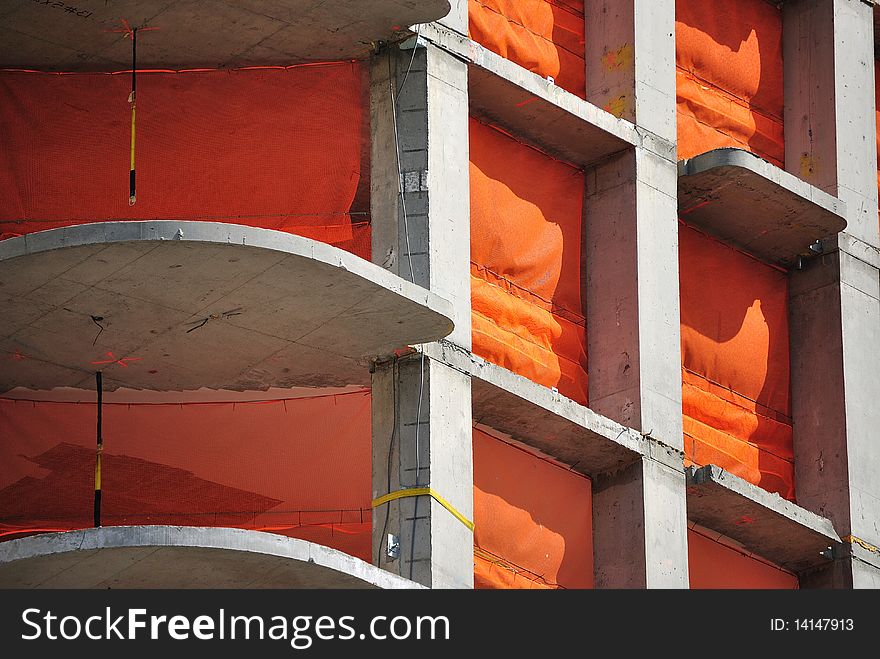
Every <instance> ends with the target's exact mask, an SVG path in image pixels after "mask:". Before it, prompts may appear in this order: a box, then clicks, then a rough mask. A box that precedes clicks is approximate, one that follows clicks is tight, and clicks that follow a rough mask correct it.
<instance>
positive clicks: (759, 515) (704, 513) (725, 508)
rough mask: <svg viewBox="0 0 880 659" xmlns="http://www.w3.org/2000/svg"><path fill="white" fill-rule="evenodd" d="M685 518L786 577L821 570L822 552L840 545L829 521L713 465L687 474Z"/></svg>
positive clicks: (692, 470) (698, 468)
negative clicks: (770, 563)
mask: <svg viewBox="0 0 880 659" xmlns="http://www.w3.org/2000/svg"><path fill="white" fill-rule="evenodd" d="M687 512H688V518H689V519H691V520H693V521H694V522H696V523H697V524H700V525H701V526H705V527H707V528H711V529H712V530H713V531H718V532H720V533H723V534H724V535H726V536H728V537H730V538H733V539H734V540H736V541H737V542H739V543H741V544H742V545H743V547H745V548H746V549H748V550H749V551H751V552H754V553H755V554H758V555H760V556H762V557H764V558H766V559H768V560H771V561H773V562H774V563H776V564H778V565H779V566H780V567H783V568H785V569H787V570H791V571H792V572H801V571H803V570H805V569H808V568H813V567H816V566H817V565H824V564H827V563H828V561H829V560H830V552H826V550H828V549H829V548H830V547H832V546H838V545H839V543H840V538H839V537H838V535H837V533H836V532H835V531H834V526H833V525H832V524H831V521H830V520H828V519H826V518H824V517H820V516H819V515H816V514H815V513H812V512H810V511H809V510H805V509H804V508H801V507H800V506H798V505H795V504H793V503H791V502H790V501H786V500H785V499H783V498H782V497H780V496H779V495H778V494H770V493H769V492H767V491H765V490H763V489H761V488H760V487H757V486H756V485H752V484H751V483H749V482H747V481H744V480H743V479H741V478H739V477H737V476H734V475H733V474H731V473H729V472H726V471H724V470H723V469H721V468H720V467H716V466H714V465H707V466H705V467H689V468H688V470H687ZM822 552H826V553H828V554H829V555H828V556H824V555H822Z"/></svg>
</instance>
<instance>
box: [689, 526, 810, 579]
mask: <svg viewBox="0 0 880 659" xmlns="http://www.w3.org/2000/svg"><path fill="white" fill-rule="evenodd" d="M688 571H689V572H690V583H691V588H693V589H695V590H696V589H704V588H728V589H731V588H757V589H764V590H796V589H797V588H798V579H797V577H796V576H795V575H793V574H791V573H790V572H786V571H785V570H782V569H781V568H778V567H776V566H775V565H772V564H770V563H768V562H766V561H763V560H761V559H758V558H756V557H754V556H750V555H748V554H745V553H743V552H741V551H738V550H737V549H734V548H732V547H728V546H727V545H723V544H721V543H720V542H718V541H717V540H713V539H711V538H709V537H707V536H705V535H703V534H702V533H699V532H697V531H695V530H694V529H689V530H688Z"/></svg>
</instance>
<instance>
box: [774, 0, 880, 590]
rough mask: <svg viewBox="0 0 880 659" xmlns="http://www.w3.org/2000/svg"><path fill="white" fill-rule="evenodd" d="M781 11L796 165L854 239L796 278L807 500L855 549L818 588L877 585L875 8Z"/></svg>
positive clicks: (800, 445) (797, 398) (879, 278)
mask: <svg viewBox="0 0 880 659" xmlns="http://www.w3.org/2000/svg"><path fill="white" fill-rule="evenodd" d="M782 10H783V20H784V34H783V60H784V65H785V90H784V91H785V104H786V109H785V142H786V144H785V160H786V167H787V168H788V169H789V170H790V171H792V172H793V173H795V174H797V175H798V176H800V177H801V178H803V179H805V180H806V181H808V182H810V183H812V184H813V185H816V186H818V187H820V188H822V189H823V190H825V191H827V192H828V193H829V194H832V195H835V196H837V197H839V198H840V199H841V201H843V202H844V203H845V204H846V221H847V228H846V234H848V235H841V236H840V237H838V240H837V241H829V243H832V244H830V249H826V253H825V254H823V255H822V256H821V257H819V258H816V259H813V260H811V261H809V262H807V263H806V264H805V267H804V269H803V270H800V271H794V272H792V274H791V278H790V284H789V315H790V326H791V385H792V386H791V388H792V418H793V422H794V433H795V435H794V436H795V440H794V441H795V444H794V448H795V482H796V483H797V499H798V503H799V504H800V505H802V506H803V507H805V508H807V509H809V510H813V511H815V512H816V513H818V514H820V515H823V516H826V517H828V518H829V519H830V520H831V521H832V522H833V523H834V527H835V529H836V530H837V532H838V533H839V534H840V535H841V538H842V539H843V540H844V542H845V543H849V542H850V541H851V544H847V545H846V546H845V548H844V551H843V552H842V556H841V557H840V558H839V559H838V560H837V561H835V565H834V567H833V568H829V569H826V570H824V571H825V572H826V573H827V574H826V575H825V576H824V577H823V576H822V575H819V574H818V573H816V574H814V575H813V578H812V581H813V583H814V584H818V585H821V584H825V585H833V586H835V587H838V586H841V585H842V586H843V587H854V588H861V587H867V588H870V587H874V586H875V585H876V584H877V583H878V582H880V551H870V550H864V549H863V546H862V545H865V546H867V547H878V546H880V479H878V478H877V473H878V469H880V442H878V441H877V428H878V427H880V406H878V405H877V401H878V400H880V379H878V377H877V373H878V372H880V351H878V349H877V346H878V345H880V271H878V268H877V265H878V248H880V226H878V222H877V179H876V176H875V172H876V170H877V151H876V141H875V139H874V137H875V132H876V124H875V116H874V103H875V96H874V61H873V54H874V39H873V36H872V32H873V21H874V14H873V11H874V9H873V8H872V7H871V6H870V5H868V4H866V3H865V2H860V1H857V0H800V1H799V2H786V3H784V4H783V6H782ZM834 242H836V245H835V244H833V243H834ZM835 571H837V572H839V574H838V575H837V577H835V576H833V574H832V573H834V572H835ZM841 575H842V576H841Z"/></svg>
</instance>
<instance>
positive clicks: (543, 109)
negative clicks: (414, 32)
mask: <svg viewBox="0 0 880 659" xmlns="http://www.w3.org/2000/svg"><path fill="white" fill-rule="evenodd" d="M420 35H421V36H422V37H423V38H425V39H427V40H429V41H431V42H432V43H435V44H436V45H438V46H440V47H441V48H443V49H444V50H447V51H449V52H451V53H453V54H454V55H456V56H457V57H459V58H461V59H464V60H466V61H467V62H468V63H469V66H468V94H469V102H470V110H471V113H472V114H474V115H475V116H477V117H479V118H480V119H483V120H485V121H486V122H488V123H490V124H495V125H498V126H500V127H502V128H504V129H506V130H509V131H510V132H511V133H512V134H514V135H516V136H517V139H522V140H524V141H526V142H529V143H531V144H533V145H535V146H537V147H538V148H540V149H541V150H543V151H547V152H548V153H550V154H552V155H554V156H558V157H560V158H562V159H564V160H568V161H569V162H572V163H574V164H577V165H590V164H592V163H594V162H596V161H598V160H602V159H603V158H605V157H607V156H609V155H611V154H612V153H617V152H618V151H622V150H624V149H626V148H628V147H630V146H632V145H634V144H637V143H638V142H639V139H640V138H639V136H638V134H637V132H636V129H635V127H634V126H633V125H632V124H630V123H629V122H627V121H624V120H623V119H618V118H617V117H615V116H614V115H612V114H610V113H608V112H605V111H604V110H601V109H599V108H598V107H596V106H595V105H592V104H590V103H588V102H587V101H585V100H583V99H582V98H579V97H578V96H575V95H574V94H572V93H570V92H567V91H565V90H564V89H562V88H561V87H557V86H556V85H555V84H553V83H550V82H549V81H547V80H545V79H544V78H541V77H540V76H539V75H537V74H534V73H532V72H530V71H528V70H526V69H524V68H523V67H521V66H519V65H517V64H514V63H513V62H511V61H510V60H508V59H505V58H503V57H501V56H500V55H496V54H495V53H493V52H492V51H490V50H487V49H486V48H483V47H482V46H481V45H479V44H478V43H476V42H474V41H471V40H470V39H468V38H466V37H464V36H462V35H460V34H458V33H456V32H453V31H451V30H447V29H445V28H441V27H438V26H436V25H431V26H422V28H421V30H420Z"/></svg>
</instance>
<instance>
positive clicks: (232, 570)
mask: <svg viewBox="0 0 880 659" xmlns="http://www.w3.org/2000/svg"><path fill="white" fill-rule="evenodd" d="M0 588H404V589H407V588H416V589H417V588H421V586H419V584H416V583H414V582H412V581H409V580H407V579H404V578H402V577H399V576H397V575H395V574H391V573H390V572H386V571H385V570H382V569H380V568H378V567H375V566H373V565H370V564H369V563H365V562H364V561H362V560H360V559H358V558H354V557H353V556H349V555H347V554H344V553H343V552H340V551H337V550H335V549H330V548H329V547H324V546H322V545H317V544H314V543H311V542H307V541H305V540H299V539H296V538H288V537H285V536H280V535H275V534H271V533H262V532H259V531H246V530H243V529H227V528H206V527H186V526H120V527H104V528H97V529H85V530H83V531H67V532H62V533H47V534H43V535H36V536H30V537H27V538H20V539H18V540H9V541H6V542H2V543H0Z"/></svg>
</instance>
